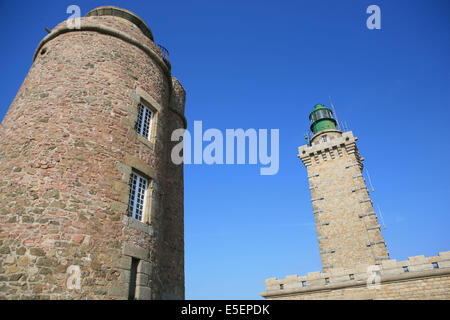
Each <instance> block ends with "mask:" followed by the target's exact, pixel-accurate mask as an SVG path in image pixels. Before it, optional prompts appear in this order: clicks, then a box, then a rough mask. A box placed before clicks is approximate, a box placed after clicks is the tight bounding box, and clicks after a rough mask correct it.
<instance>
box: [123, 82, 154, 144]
mask: <svg viewBox="0 0 450 320" xmlns="http://www.w3.org/2000/svg"><path fill="white" fill-rule="evenodd" d="M130 97H131V98H132V99H133V105H132V110H131V111H132V121H133V124H134V127H133V135H134V136H135V137H136V139H137V140H138V141H140V142H142V143H143V144H145V145H146V146H148V147H149V148H150V149H152V150H154V146H155V144H156V141H158V139H159V129H160V128H159V122H160V121H159V118H160V114H161V109H162V108H161V105H160V104H159V103H158V102H156V100H155V99H153V98H152V97H151V96H150V94H149V93H148V92H146V91H145V90H144V89H142V88H141V87H137V88H136V92H132V93H130ZM141 104H142V105H143V106H145V107H147V108H148V109H149V110H150V111H151V112H153V117H152V120H151V128H150V130H151V131H150V133H149V136H148V137H144V136H143V135H141V134H140V133H138V132H137V131H136V127H135V126H136V123H137V121H138V115H139V107H140V105H141Z"/></svg>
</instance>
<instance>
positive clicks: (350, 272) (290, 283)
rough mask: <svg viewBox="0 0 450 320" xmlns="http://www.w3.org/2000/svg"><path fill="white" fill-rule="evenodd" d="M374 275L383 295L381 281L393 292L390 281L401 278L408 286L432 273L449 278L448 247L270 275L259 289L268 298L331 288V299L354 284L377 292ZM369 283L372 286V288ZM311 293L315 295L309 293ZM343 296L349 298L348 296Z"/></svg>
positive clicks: (303, 296) (305, 296) (299, 296)
mask: <svg viewBox="0 0 450 320" xmlns="http://www.w3.org/2000/svg"><path fill="white" fill-rule="evenodd" d="M376 277H378V279H379V284H380V287H379V288H378V289H381V290H380V291H379V293H382V294H384V296H383V298H388V297H389V296H388V295H386V290H383V285H384V284H388V283H389V284H391V285H390V289H389V290H390V291H391V293H395V288H396V287H395V285H392V284H393V283H400V282H403V286H407V284H405V282H406V283H407V282H408V281H409V282H413V281H419V280H423V279H428V278H433V277H438V278H442V277H444V278H447V279H448V278H449V277H450V251H447V252H440V253H439V254H438V255H437V256H434V257H425V256H423V255H421V256H414V257H409V258H408V260H405V261H396V260H394V259H391V260H383V261H381V263H380V264H379V265H376V266H372V267H371V268H370V266H369V265H368V264H361V265H358V266H356V267H355V268H350V269H343V268H333V269H331V270H330V271H328V272H309V273H308V274H307V275H306V276H298V275H291V276H287V277H286V278H284V279H277V278H269V279H266V281H265V282H266V291H265V292H263V293H261V295H262V296H263V297H265V298H267V299H285V298H289V297H291V298H292V297H294V298H295V299H309V298H313V299H316V298H320V297H318V296H317V294H319V293H320V292H322V294H323V293H324V292H328V293H329V292H330V290H333V291H334V293H335V294H334V296H330V295H328V294H327V296H326V297H328V298H332V299H333V298H336V297H339V296H342V295H341V293H342V292H341V293H339V290H340V289H341V290H348V289H355V288H357V287H359V288H362V289H363V290H367V291H370V292H371V291H373V293H374V294H376V290H377V288H376V287H374V286H375V285H376V282H375V279H376ZM368 280H369V281H368ZM440 282H442V280H440ZM368 283H369V285H368ZM436 286H439V284H438V285H434V287H436ZM369 287H372V288H373V289H374V290H372V288H369ZM419 287H420V285H419ZM435 289H436V288H434V290H435ZM335 290H336V291H335ZM399 290H400V289H399ZM447 291H448V290H447ZM388 293H389V292H388ZM312 294H314V295H315V296H313V297H311V295H312ZM447 295H448V296H449V298H450V292H447ZM323 297H325V296H323ZM346 297H347V298H348V297H349V296H346ZM356 298H357V297H356ZM361 298H364V299H365V298H367V296H366V295H362V296H361Z"/></svg>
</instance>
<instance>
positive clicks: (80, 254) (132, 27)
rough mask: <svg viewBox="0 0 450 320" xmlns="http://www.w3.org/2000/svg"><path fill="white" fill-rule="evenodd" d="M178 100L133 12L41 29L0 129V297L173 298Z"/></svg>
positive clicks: (176, 291) (180, 262)
mask: <svg viewBox="0 0 450 320" xmlns="http://www.w3.org/2000/svg"><path fill="white" fill-rule="evenodd" d="M184 103H185V91H184V89H183V87H182V86H181V84H180V83H179V82H178V80H176V79H175V78H174V77H173V76H172V74H171V65H170V63H169V61H168V60H167V52H166V51H165V50H163V51H162V50H161V49H160V47H158V46H157V45H156V44H155V43H154V41H153V35H152V32H151V31H150V29H149V27H148V26H147V25H146V24H145V22H144V21H142V20H141V19H140V18H139V17H138V16H136V15H135V14H134V13H132V12H130V11H127V10H124V9H121V8H117V7H100V8H97V9H95V10H92V11H91V12H89V13H88V14H87V15H86V16H85V17H83V18H81V26H80V28H79V29H77V28H73V25H69V24H67V23H66V22H63V23H61V24H59V25H58V26H56V27H55V28H54V29H53V30H51V32H50V33H49V34H48V35H47V36H46V37H45V38H44V39H43V40H42V41H41V43H40V44H39V45H38V47H37V50H36V52H35V54H34V58H33V64H32V66H31V69H30V71H29V73H28V75H27V77H26V79H25V81H24V83H23V84H22V86H21V88H20V90H19V92H18V94H17V96H16V97H15V99H14V101H13V103H12V104H11V106H10V108H9V111H8V113H7V115H6V117H5V119H4V120H3V122H2V124H1V126H0V174H1V176H2V179H1V180H0V298H6V299H25V298H38V299H46V298H50V299H184V224H183V167H182V165H181V166H177V165H174V164H172V162H171V159H170V150H171V148H172V144H173V143H172V142H171V141H170V135H171V133H172V131H173V130H175V129H177V128H185V127H186V119H185V117H184Z"/></svg>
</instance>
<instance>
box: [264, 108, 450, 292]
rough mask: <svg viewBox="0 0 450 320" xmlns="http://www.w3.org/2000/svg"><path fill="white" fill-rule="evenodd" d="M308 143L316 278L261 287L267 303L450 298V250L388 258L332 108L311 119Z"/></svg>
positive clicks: (354, 153)
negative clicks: (318, 264)
mask: <svg viewBox="0 0 450 320" xmlns="http://www.w3.org/2000/svg"><path fill="white" fill-rule="evenodd" d="M309 119H310V120H311V131H312V132H313V134H314V135H313V136H312V137H311V139H310V140H309V141H307V144H306V145H304V146H301V147H299V148H298V151H299V154H298V157H299V158H300V159H301V160H302V161H303V164H304V165H305V166H306V169H307V172H308V180H309V186H310V190H311V201H312V205H313V212H314V218H315V221H316V229H317V235H318V239H319V247H320V257H321V260H322V272H320V271H315V272H308V274H306V275H302V276H299V275H296V274H294V275H288V276H286V277H285V278H283V279H278V278H268V279H266V280H265V283H266V291H265V292H262V293H261V296H263V297H264V298H266V299H269V300H273V299H275V300H290V299H293V300H305V299H307V300H312V299H326V300H330V299H331V300H338V299H346V300H348V299H351V300H361V299H446V300H448V299H450V251H447V252H440V253H439V254H438V255H437V256H433V257H425V256H423V255H422V256H414V257H409V258H408V260H406V261H397V260H394V259H390V258H389V253H388V251H387V249H386V244H385V243H384V240H383V236H382V235H381V231H380V225H379V224H378V222H377V217H376V214H375V212H374V211H373V206H372V202H371V200H370V197H369V192H368V190H367V187H366V183H365V180H364V178H363V175H362V169H363V164H362V161H363V160H364V159H363V158H361V156H360V155H359V152H358V148H357V146H356V141H357V138H355V137H354V136H353V133H352V132H351V131H349V132H342V131H340V130H337V129H336V124H337V122H336V120H335V119H334V118H333V113H332V111H331V110H330V109H328V108H326V107H325V106H323V105H316V106H315V107H314V110H313V111H312V112H311V114H310V116H309Z"/></svg>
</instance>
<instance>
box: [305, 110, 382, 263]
mask: <svg viewBox="0 0 450 320" xmlns="http://www.w3.org/2000/svg"><path fill="white" fill-rule="evenodd" d="M310 120H311V122H312V124H311V131H312V132H313V133H314V135H313V136H312V138H311V140H310V143H309V145H305V146H302V147H300V148H299V158H300V159H301V160H302V162H303V164H304V165H305V166H306V169H307V171H308V180H309V186H310V190H311V201H312V206H313V213H314V218H315V222H316V228H317V235H318V239H319V247H320V257H321V259H322V269H323V270H324V271H327V270H330V269H332V268H349V267H353V266H355V265H358V264H361V263H369V264H375V263H377V262H379V261H380V260H384V259H389V254H388V252H387V250H386V245H385V243H384V240H383V236H382V235H381V231H380V225H379V224H378V222H377V217H376V214H375V212H374V210H373V206H372V202H371V200H370V197H369V191H368V190H367V187H366V183H365V180H364V177H363V174H362V169H363V160H364V159H363V158H361V156H360V155H359V152H358V147H357V146H356V141H357V138H355V137H354V136H353V134H352V132H345V133H342V132H341V131H340V130H337V129H336V120H334V119H333V117H332V112H331V110H330V109H328V108H326V107H324V106H323V105H316V106H315V108H314V111H313V112H312V113H311V115H310Z"/></svg>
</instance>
